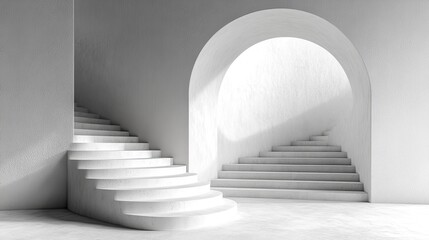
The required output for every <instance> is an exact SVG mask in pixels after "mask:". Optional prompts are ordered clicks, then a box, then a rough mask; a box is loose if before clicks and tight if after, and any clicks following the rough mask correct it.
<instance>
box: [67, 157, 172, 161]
mask: <svg viewBox="0 0 429 240" xmlns="http://www.w3.org/2000/svg"><path fill="white" fill-rule="evenodd" d="M153 159H172V158H171V157H152V158H118V159H74V158H69V160H72V161H127V160H142V161H146V160H153Z"/></svg>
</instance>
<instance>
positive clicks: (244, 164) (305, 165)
mask: <svg viewBox="0 0 429 240" xmlns="http://www.w3.org/2000/svg"><path fill="white" fill-rule="evenodd" d="M231 165H234V166H236V165H239V166H260V165H263V166H268V167H285V166H286V167H287V166H293V167H354V165H344V164H330V165H326V164H273V163H264V164H260V163H231V164H224V166H231Z"/></svg>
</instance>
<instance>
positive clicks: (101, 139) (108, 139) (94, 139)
mask: <svg viewBox="0 0 429 240" xmlns="http://www.w3.org/2000/svg"><path fill="white" fill-rule="evenodd" d="M138 141H139V138H138V137H121V136H116V137H112V136H83V135H77V136H73V142H75V143H137V142H138Z"/></svg>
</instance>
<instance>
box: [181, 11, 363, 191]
mask: <svg viewBox="0 0 429 240" xmlns="http://www.w3.org/2000/svg"><path fill="white" fill-rule="evenodd" d="M278 37H292V38H298V39H304V40H307V41H310V42H313V43H315V44H317V45H319V46H321V47H322V48H324V49H326V50H327V51H328V52H329V53H330V54H332V56H334V57H335V59H336V60H337V61H338V62H339V63H340V64H341V66H342V68H343V69H344V72H345V73H346V75H347V78H348V80H349V82H350V86H351V89H352V93H353V99H354V101H353V108H352V110H351V112H350V114H349V116H347V117H345V118H344V120H343V121H342V122H341V123H339V124H338V125H337V126H336V127H335V128H334V129H333V130H332V133H331V141H332V143H334V144H341V145H342V146H343V149H345V150H346V151H347V152H348V153H349V156H350V157H351V158H352V159H353V162H354V164H355V165H356V167H357V170H358V171H359V173H360V175H361V180H362V181H363V182H364V184H365V185H366V187H367V189H368V187H370V182H369V180H370V114H371V109H370V101H371V99H370V95H371V94H370V81H369V77H368V73H367V71H366V68H365V65H364V62H363V60H362V58H361V57H360V55H359V53H358V51H357V50H356V48H355V47H354V46H353V44H352V43H351V42H350V40H348V38H347V37H346V36H345V35H344V34H343V33H342V32H341V31H340V30H339V29H337V28H336V27H335V26H334V25H332V24H331V23H329V22H328V21H326V20H324V19H322V18H320V17H318V16H315V15H313V14H310V13H307V12H303V11H298V10H292V9H270V10H263V11H258V12H254V13H251V14H248V15H245V16H243V17H240V18H238V19H236V20H234V21H233V22H231V23H229V24H227V25H226V26H224V27H223V28H222V29H220V30H219V31H218V32H217V33H216V34H215V35H214V36H213V37H212V38H211V39H210V40H209V41H208V42H207V43H206V45H205V46H204V48H203V49H202V51H201V52H200V54H199V56H198V58H197V60H196V62H195V65H194V68H193V71H192V75H191V79H190V86H189V171H191V172H197V173H199V175H200V178H201V179H202V180H208V179H213V178H215V177H216V176H217V171H218V163H217V158H218V156H217V147H218V146H217V144H218V143H217V140H218V131H217V130H218V129H217V104H218V97H219V91H220V86H221V83H222V80H223V78H224V75H225V73H226V71H227V70H228V68H229V66H230V65H231V63H232V62H233V61H234V60H235V59H236V58H237V57H238V56H239V55H240V54H241V53H242V52H244V51H245V50H246V49H248V48H249V47H251V46H252V45H254V44H256V43H258V42H261V41H264V40H267V39H271V38H278Z"/></svg>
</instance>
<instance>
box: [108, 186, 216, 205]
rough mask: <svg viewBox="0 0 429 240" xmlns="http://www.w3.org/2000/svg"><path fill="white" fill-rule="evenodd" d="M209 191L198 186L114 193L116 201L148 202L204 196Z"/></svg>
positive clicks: (206, 187) (207, 188)
mask: <svg viewBox="0 0 429 240" xmlns="http://www.w3.org/2000/svg"><path fill="white" fill-rule="evenodd" d="M208 191H210V185H209V184H204V185H198V186H193V187H183V188H170V189H145V190H140V189H136V190H127V191H116V194H115V200H116V201H150V200H153V199H165V198H183V197H190V196H196V195H200V194H204V193H207V192H208Z"/></svg>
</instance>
